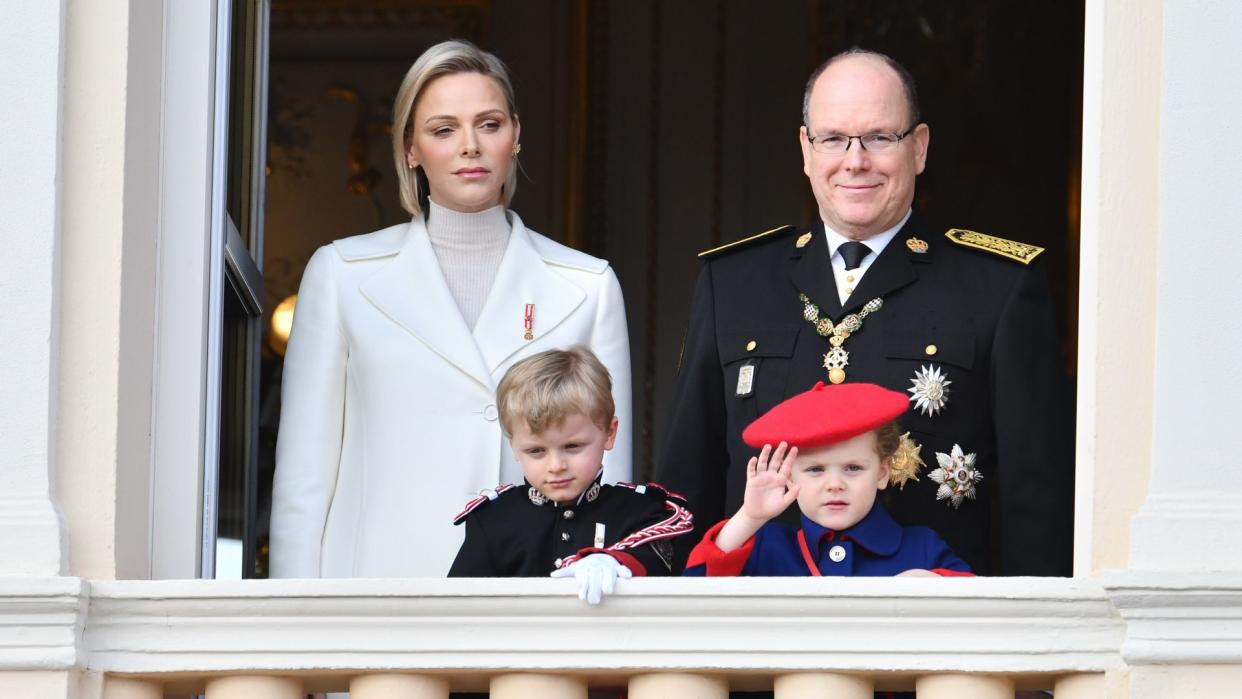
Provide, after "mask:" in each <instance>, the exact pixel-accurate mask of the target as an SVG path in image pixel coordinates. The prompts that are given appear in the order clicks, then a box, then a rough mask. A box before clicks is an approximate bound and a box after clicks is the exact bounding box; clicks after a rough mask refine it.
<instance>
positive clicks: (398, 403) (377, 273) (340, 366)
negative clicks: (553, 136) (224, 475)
mask: <svg viewBox="0 0 1242 699" xmlns="http://www.w3.org/2000/svg"><path fill="white" fill-rule="evenodd" d="M519 135H520V126H519V124H518V115H517V110H516V108H515V103H514V97H513V88H512V85H511V84H510V81H509V77H508V74H507V72H506V69H505V67H504V65H503V64H502V63H501V62H500V61H499V59H497V58H496V57H495V56H493V55H491V54H489V53H486V52H484V51H481V50H479V49H478V48H476V47H474V46H473V45H471V44H468V43H465V42H460V41H449V42H444V43H442V44H438V45H436V46H434V47H432V48H431V49H428V50H427V52H426V53H424V54H423V55H422V56H421V57H420V58H419V59H418V60H417V61H416V62H415V63H414V65H413V66H412V67H411V68H410V70H409V72H408V73H407V75H406V77H405V80H404V82H403V83H402V85H401V89H400V91H399V92H398V95H397V99H396V104H395V106H394V110H393V154H394V156H395V160H396V166H397V172H398V180H399V182H400V186H401V200H402V205H403V206H404V207H405V208H406V210H407V211H409V212H410V214H411V215H412V216H413V218H412V220H411V221H410V222H409V223H406V224H401V225H398V226H393V227H391V228H386V229H384V230H380V231H376V232H374V233H368V234H366V235H360V236H355V237H351V238H344V239H341V240H337V241H335V242H334V243H332V244H330V245H325V246H324V247H322V248H320V249H319V250H318V251H316V252H315V254H314V255H313V256H312V257H311V259H310V262H309V263H308V264H307V267H306V271H305V273H304V274H303V277H302V284H301V288H300V290H299V293H298V305H297V312H296V314H295V316H294V320H293V332H292V336H291V337H290V340H289V347H288V351H287V354H286V357H285V367H284V379H283V393H282V396H281V403H282V415H281V420H280V432H279V437H278V441H277V446H276V476H275V484H274V487H273V494H272V522H271V560H270V568H271V572H272V576H273V577H286V578H287V577H307V578H314V577H392V576H442V575H444V574H445V573H447V572H448V569H449V565H450V564H451V563H452V561H453V557H454V555H455V554H456V553H457V549H458V547H459V545H460V543H461V528H460V527H454V526H453V525H452V520H453V516H454V515H455V514H456V513H457V511H458V510H459V509H460V507H461V506H462V505H463V504H464V503H465V502H466V501H467V500H469V499H470V498H471V497H473V496H474V495H476V494H478V492H479V491H480V490H482V489H487V488H494V487H496V485H497V484H500V483H508V482H518V483H520V482H521V479H522V475H521V473H522V472H521V469H520V468H519V466H518V465H517V463H516V462H515V461H514V460H513V456H512V454H511V452H510V449H509V446H508V444H507V441H506V440H505V438H504V436H503V434H502V433H501V429H500V423H499V422H498V421H497V419H496V418H497V413H496V405H495V387H496V384H497V383H498V382H499V380H500V377H501V376H502V375H503V374H504V372H505V370H506V369H508V368H509V367H510V366H511V365H512V364H513V363H514V362H516V361H518V360H520V359H522V358H524V357H527V356H530V355H532V354H535V353H537V352H539V351H542V350H545V349H549V348H553V347H566V346H569V345H574V344H582V345H586V346H588V347H590V348H591V349H592V350H594V352H595V353H596V354H597V355H598V356H599V357H600V359H601V360H602V361H603V362H604V365H605V366H607V367H608V370H609V372H610V373H611V374H612V378H613V391H614V393H615V396H614V398H615V400H616V404H617V414H618V416H619V417H620V420H621V432H620V433H619V434H618V437H617V442H616V447H615V448H614V449H613V450H612V452H610V453H609V455H608V458H607V459H606V460H605V477H606V478H607V479H608V480H610V481H616V480H628V479H629V478H630V474H631V463H630V457H631V437H630V435H631V430H630V405H631V403H630V355H629V341H628V334H627V331H626V323H625V309H624V307H623V304H622V299H621V288H620V285H619V284H618V283H617V278H616V275H615V274H614V273H613V271H612V269H611V268H610V267H609V266H608V263H607V262H606V261H604V260H600V259H596V258H594V257H591V256H589V255H586V254H584V253H581V252H577V251H575V250H573V249H571V248H568V247H565V246H563V245H561V244H559V243H556V242H554V241H552V240H550V239H548V238H545V237H544V236H542V235H540V234H538V233H536V232H534V231H532V230H530V229H528V228H526V227H525V226H524V225H522V220H521V219H520V218H518V216H517V214H516V213H514V212H513V211H510V210H508V209H507V208H506V206H507V204H508V203H509V201H510V200H511V199H512V197H513V191H514V187H515V184H516V158H517V154H518V151H519V150H520V146H519Z"/></svg>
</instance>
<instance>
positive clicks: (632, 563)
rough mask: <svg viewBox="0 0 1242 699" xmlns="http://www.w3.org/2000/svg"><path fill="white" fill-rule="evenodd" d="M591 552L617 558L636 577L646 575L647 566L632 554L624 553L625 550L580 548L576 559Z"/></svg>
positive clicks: (584, 556)
mask: <svg viewBox="0 0 1242 699" xmlns="http://www.w3.org/2000/svg"><path fill="white" fill-rule="evenodd" d="M593 553H606V554H608V555H609V556H612V557H613V558H615V559H617V562H618V563H620V564H621V565H623V566H625V567H626V568H629V569H630V572H631V573H633V574H634V575H636V576H638V577H643V576H645V575H647V566H645V565H643V564H642V562H641V561H639V560H638V559H637V558H635V557H634V556H633V555H631V554H628V553H626V552H625V551H613V550H612V549H597V548H588V549H582V550H581V551H579V552H578V560H582V559H583V558H586V557H587V556H589V555H591V554H593Z"/></svg>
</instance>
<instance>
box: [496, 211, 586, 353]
mask: <svg viewBox="0 0 1242 699" xmlns="http://www.w3.org/2000/svg"><path fill="white" fill-rule="evenodd" d="M509 215H510V216H511V217H512V221H513V230H512V232H511V233H510V234H509V245H508V247H506V248H505V255H504V257H503V258H502V259H501V261H500V269H499V270H497V272H496V281H495V282H493V283H492V289H491V291H490V292H488V294H487V302H486V303H484V304H483V312H482V313H480V314H479V322H478V323H476V324H475V326H474V342H476V343H477V345H478V347H479V352H480V353H481V354H482V357H483V361H484V363H485V365H486V366H487V370H488V371H489V372H491V373H495V372H496V370H497V369H498V368H499V367H500V366H501V365H502V364H504V362H505V360H507V359H509V357H512V356H513V354H514V353H515V352H518V351H519V350H521V349H522V348H523V347H526V346H528V345H530V344H531V343H532V342H534V341H537V340H539V338H541V337H543V336H545V335H547V334H548V333H549V332H551V331H552V330H553V329H554V328H555V327H557V326H558V325H560V324H561V323H562V322H563V321H564V320H565V319H566V318H567V317H569V314H570V313H572V312H573V311H574V309H575V308H577V307H578V306H580V305H581V304H582V302H583V301H584V300H585V299H586V292H584V291H583V290H582V289H580V288H579V287H578V286H576V285H575V284H573V283H572V282H570V281H569V280H568V279H566V278H565V277H563V276H561V275H560V274H558V273H557V272H556V271H555V269H554V268H553V267H552V266H551V265H549V264H548V263H547V262H545V261H544V259H543V257H542V256H541V255H540V254H539V252H538V251H537V250H536V249H535V247H534V244H533V243H532V242H531V233H530V231H528V230H527V229H526V226H524V225H523V224H522V220H521V219H520V218H518V217H517V216H516V215H515V214H513V213H510V214H509ZM528 304H529V305H532V306H533V317H532V321H533V323H532V339H531V340H527V339H526V338H525V326H524V324H523V321H524V319H525V310H526V306H527V305H528Z"/></svg>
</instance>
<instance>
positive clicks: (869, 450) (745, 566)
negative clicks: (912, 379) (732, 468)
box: [685, 382, 971, 576]
mask: <svg viewBox="0 0 1242 699" xmlns="http://www.w3.org/2000/svg"><path fill="white" fill-rule="evenodd" d="M907 405H908V401H907V398H906V397H905V396H904V395H902V394H900V393H897V392H895V391H890V390H888V389H885V388H881V387H879V386H875V385H872V384H841V385H838V386H826V385H824V384H823V383H822V382H821V383H818V384H816V385H815V387H814V388H812V389H811V390H810V391H807V392H805V393H801V394H799V395H796V396H794V397H793V398H790V399H789V400H786V401H785V402H783V403H781V404H779V405H777V406H776V407H775V408H772V409H771V410H770V411H768V412H767V413H765V414H764V415H763V416H762V417H760V418H759V419H758V420H755V421H754V422H753V423H751V424H750V426H749V427H747V428H746V431H745V432H743V433H742V438H743V439H744V440H745V441H746V443H747V444H749V445H750V446H752V447H759V446H761V445H762V447H763V449H762V451H760V453H759V456H758V457H751V459H750V462H749V463H748V464H747V467H746V493H745V496H744V499H743V503H742V507H741V509H739V510H738V512H737V514H735V515H733V517H731V518H730V519H728V520H726V521H724V522H721V523H719V524H717V525H716V526H714V527H712V528H711V529H710V530H709V531H708V532H707V535H706V536H705V537H704V538H703V541H702V542H700V543H699V545H698V546H696V547H695V548H694V551H693V552H691V554H690V560H689V561H688V563H687V564H686V570H685V574H686V575H816V576H818V575H864V576H889V575H905V576H936V575H943V576H952V575H970V574H971V573H970V567H969V566H967V565H966V563H965V562H964V561H962V560H961V559H960V558H958V557H957V556H956V555H954V553H953V551H951V550H950V549H949V547H948V545H946V544H945V543H944V541H942V540H941V539H940V537H939V536H937V535H936V533H935V532H933V531H932V530H930V529H928V528H926V527H902V526H901V525H899V524H897V523H896V522H895V521H893V518H892V517H890V516H889V514H888V512H887V511H885V509H884V507H883V506H881V505H879V504H877V503H876V501H875V500H876V493H877V492H878V491H880V490H883V489H884V488H886V487H887V486H888V484H889V480H890V478H891V477H892V476H893V473H894V471H896V472H898V473H900V474H903V476H905V475H913V473H914V470H915V469H917V465H918V447H916V446H914V444H913V443H912V442H910V441H909V438H908V437H905V436H903V435H901V433H900V432H899V431H898V429H897V424H896V423H895V422H894V419H895V418H896V417H897V416H898V415H901V414H902V413H903V412H905V410H906V407H907ZM773 444H777V447H776V448H775V449H773V448H772V445H773ZM791 445H792V446H791ZM795 500H796V501H797V503H798V509H799V510H801V512H802V517H801V527H799V528H797V529H794V528H792V527H789V526H787V525H784V524H781V523H778V522H771V521H769V520H771V519H772V518H773V517H776V516H777V515H779V514H781V513H782V512H784V511H785V509H786V508H787V507H788V506H789V505H790V504H791V503H793V502H794V501H795Z"/></svg>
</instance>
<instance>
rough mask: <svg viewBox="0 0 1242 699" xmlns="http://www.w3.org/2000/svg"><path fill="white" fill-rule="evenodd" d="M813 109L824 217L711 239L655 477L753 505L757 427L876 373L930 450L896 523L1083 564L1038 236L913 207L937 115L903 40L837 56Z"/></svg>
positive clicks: (1000, 558) (818, 81)
mask: <svg viewBox="0 0 1242 699" xmlns="http://www.w3.org/2000/svg"><path fill="white" fill-rule="evenodd" d="M803 118H804V126H803V127H802V128H801V130H800V134H799V140H800V143H801V146H802V153H803V163H804V168H803V169H804V171H805V173H806V174H807V177H808V179H809V180H810V182H811V188H812V190H813V191H814V194H815V198H816V201H817V203H818V205H819V214H820V220H819V221H816V222H815V223H814V224H813V225H811V226H809V227H806V228H801V229H795V228H794V227H792V226H789V227H784V228H779V229H774V230H772V231H768V232H766V233H763V234H759V235H756V236H752V237H750V238H747V239H744V240H741V241H738V242H737V243H734V244H732V245H727V246H724V247H723V248H719V249H716V250H712V251H708V252H706V253H703V254H702V255H701V257H702V258H703V259H704V265H703V268H702V271H701V273H700V276H699V280H698V284H697V286H696V289H695V294H694V300H693V302H692V306H691V312H690V324H689V329H688V333H687V336H686V341H685V348H684V351H683V358H682V362H681V369H680V374H679V376H678V385H677V389H676V393H675V396H674V399H673V405H672V411H671V421H670V423H669V428H668V430H667V432H666V433H665V434H666V436H665V442H664V448H663V450H662V453H661V459H660V462H659V465H658V479H659V480H660V481H661V482H662V483H664V484H665V485H667V486H668V487H669V488H671V489H673V490H675V491H678V492H680V493H683V494H685V496H686V498H687V499H688V501H689V503H690V507H691V511H692V512H693V513H694V517H695V523H696V525H697V526H698V527H699V529H700V531H702V530H706V529H707V528H709V527H711V526H712V525H713V524H715V523H716V522H718V521H719V520H721V519H723V518H724V517H725V516H726V514H727V513H731V512H733V511H735V510H736V509H737V508H738V507H739V506H740V504H741V501H742V493H743V489H744V486H745V466H746V462H747V460H748V459H749V457H750V456H752V455H753V454H754V452H753V450H752V449H750V448H749V447H747V446H746V445H745V444H744V443H743V441H742V429H743V428H744V427H745V426H746V425H747V424H749V423H750V422H751V421H753V420H754V419H755V418H757V417H758V416H759V415H761V414H763V413H764V412H765V411H767V410H768V409H770V408H771V407H772V406H774V405H776V404H777V403H778V402H780V401H781V400H784V399H785V398H788V397H790V396H792V395H794V394H797V393H799V392H801V391H805V390H807V389H808V388H810V387H811V386H812V385H813V384H814V383H815V382H816V381H823V380H830V381H832V382H834V383H840V382H842V381H851V382H853V381H865V382H871V383H877V384H880V385H882V386H886V387H888V388H891V389H894V390H899V391H905V392H906V393H907V394H908V395H909V396H910V401H911V410H910V412H909V413H908V414H907V415H906V416H905V417H904V418H903V419H902V424H903V426H904V428H905V429H907V430H909V432H910V437H911V438H912V439H913V440H914V441H915V442H916V443H918V444H921V445H922V449H921V456H922V459H923V460H924V461H925V462H926V466H925V467H924V468H923V469H921V470H920V471H918V472H917V473H914V474H912V477H911V478H910V479H909V480H908V481H907V482H906V483H905V484H904V486H903V487H897V488H889V489H888V490H887V491H885V494H886V498H885V504H886V506H887V507H888V509H889V511H890V512H891V513H892V514H893V516H894V517H895V518H896V519H897V521H898V522H899V523H901V524H903V525H906V526H912V525H926V526H929V527H931V528H932V529H934V530H935V531H936V532H938V533H939V534H940V535H941V536H943V537H944V538H945V540H946V541H947V542H948V543H949V545H950V546H951V547H952V548H953V549H954V550H955V551H956V552H957V553H958V554H959V555H960V556H961V557H962V558H964V559H965V560H966V561H967V562H968V563H969V564H970V565H971V567H972V568H973V569H974V570H975V571H976V572H979V573H981V574H985V575H987V574H991V575H1069V574H1071V557H1072V550H1073V525H1072V512H1073V510H1072V506H1073V489H1074V469H1073V428H1072V419H1071V416H1072V413H1071V405H1070V402H1069V392H1068V382H1067V380H1066V377H1065V375H1064V369H1063V365H1062V362H1061V357H1060V352H1059V346H1058V341H1057V336H1056V331H1055V327H1056V325H1055V321H1054V318H1053V312H1052V300H1051V297H1050V295H1049V291H1048V288H1047V281H1046V278H1045V275H1044V272H1043V270H1042V269H1041V266H1040V264H1039V262H1038V261H1037V259H1036V258H1037V257H1038V255H1039V253H1040V252H1042V250H1041V249H1040V248H1037V247H1035V246H1031V245H1025V244H1022V243H1017V242H1013V241H1008V240H1004V239H1001V238H995V237H992V236H988V235H983V234H980V233H975V232H973V231H966V230H959V229H950V230H949V231H948V232H947V233H945V232H943V231H944V229H943V228H939V229H937V228H931V227H929V226H928V225H927V224H926V223H925V222H924V221H923V220H922V219H921V218H920V217H919V215H918V212H915V211H913V210H912V208H911V205H912V202H913V199H914V180H915V177H916V176H917V175H918V174H919V173H921V172H922V171H923V168H924V166H925V164H926V160H927V151H928V144H929V141H930V132H929V129H928V126H927V125H926V124H923V123H920V121H919V115H918V105H917V97H916V94H915V90H914V85H913V80H912V79H911V78H910V76H909V74H908V73H907V72H906V71H905V70H904V69H903V68H902V67H901V66H900V65H899V64H897V63H896V62H894V61H893V60H892V59H890V58H888V57H887V56H884V55H882V54H876V53H871V52H863V51H858V50H854V51H849V52H846V53H844V54H840V55H838V56H836V57H834V58H832V59H830V60H829V61H827V62H826V63H825V64H824V65H823V66H821V67H820V68H819V69H818V70H817V71H816V72H815V74H814V75H812V76H811V79H810V80H809V81H808V83H807V92H806V95H805V97H804V107H803ZM787 514H788V513H787ZM690 538H691V537H684V539H683V541H684V540H688V539H690ZM683 555H684V553H683Z"/></svg>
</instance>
